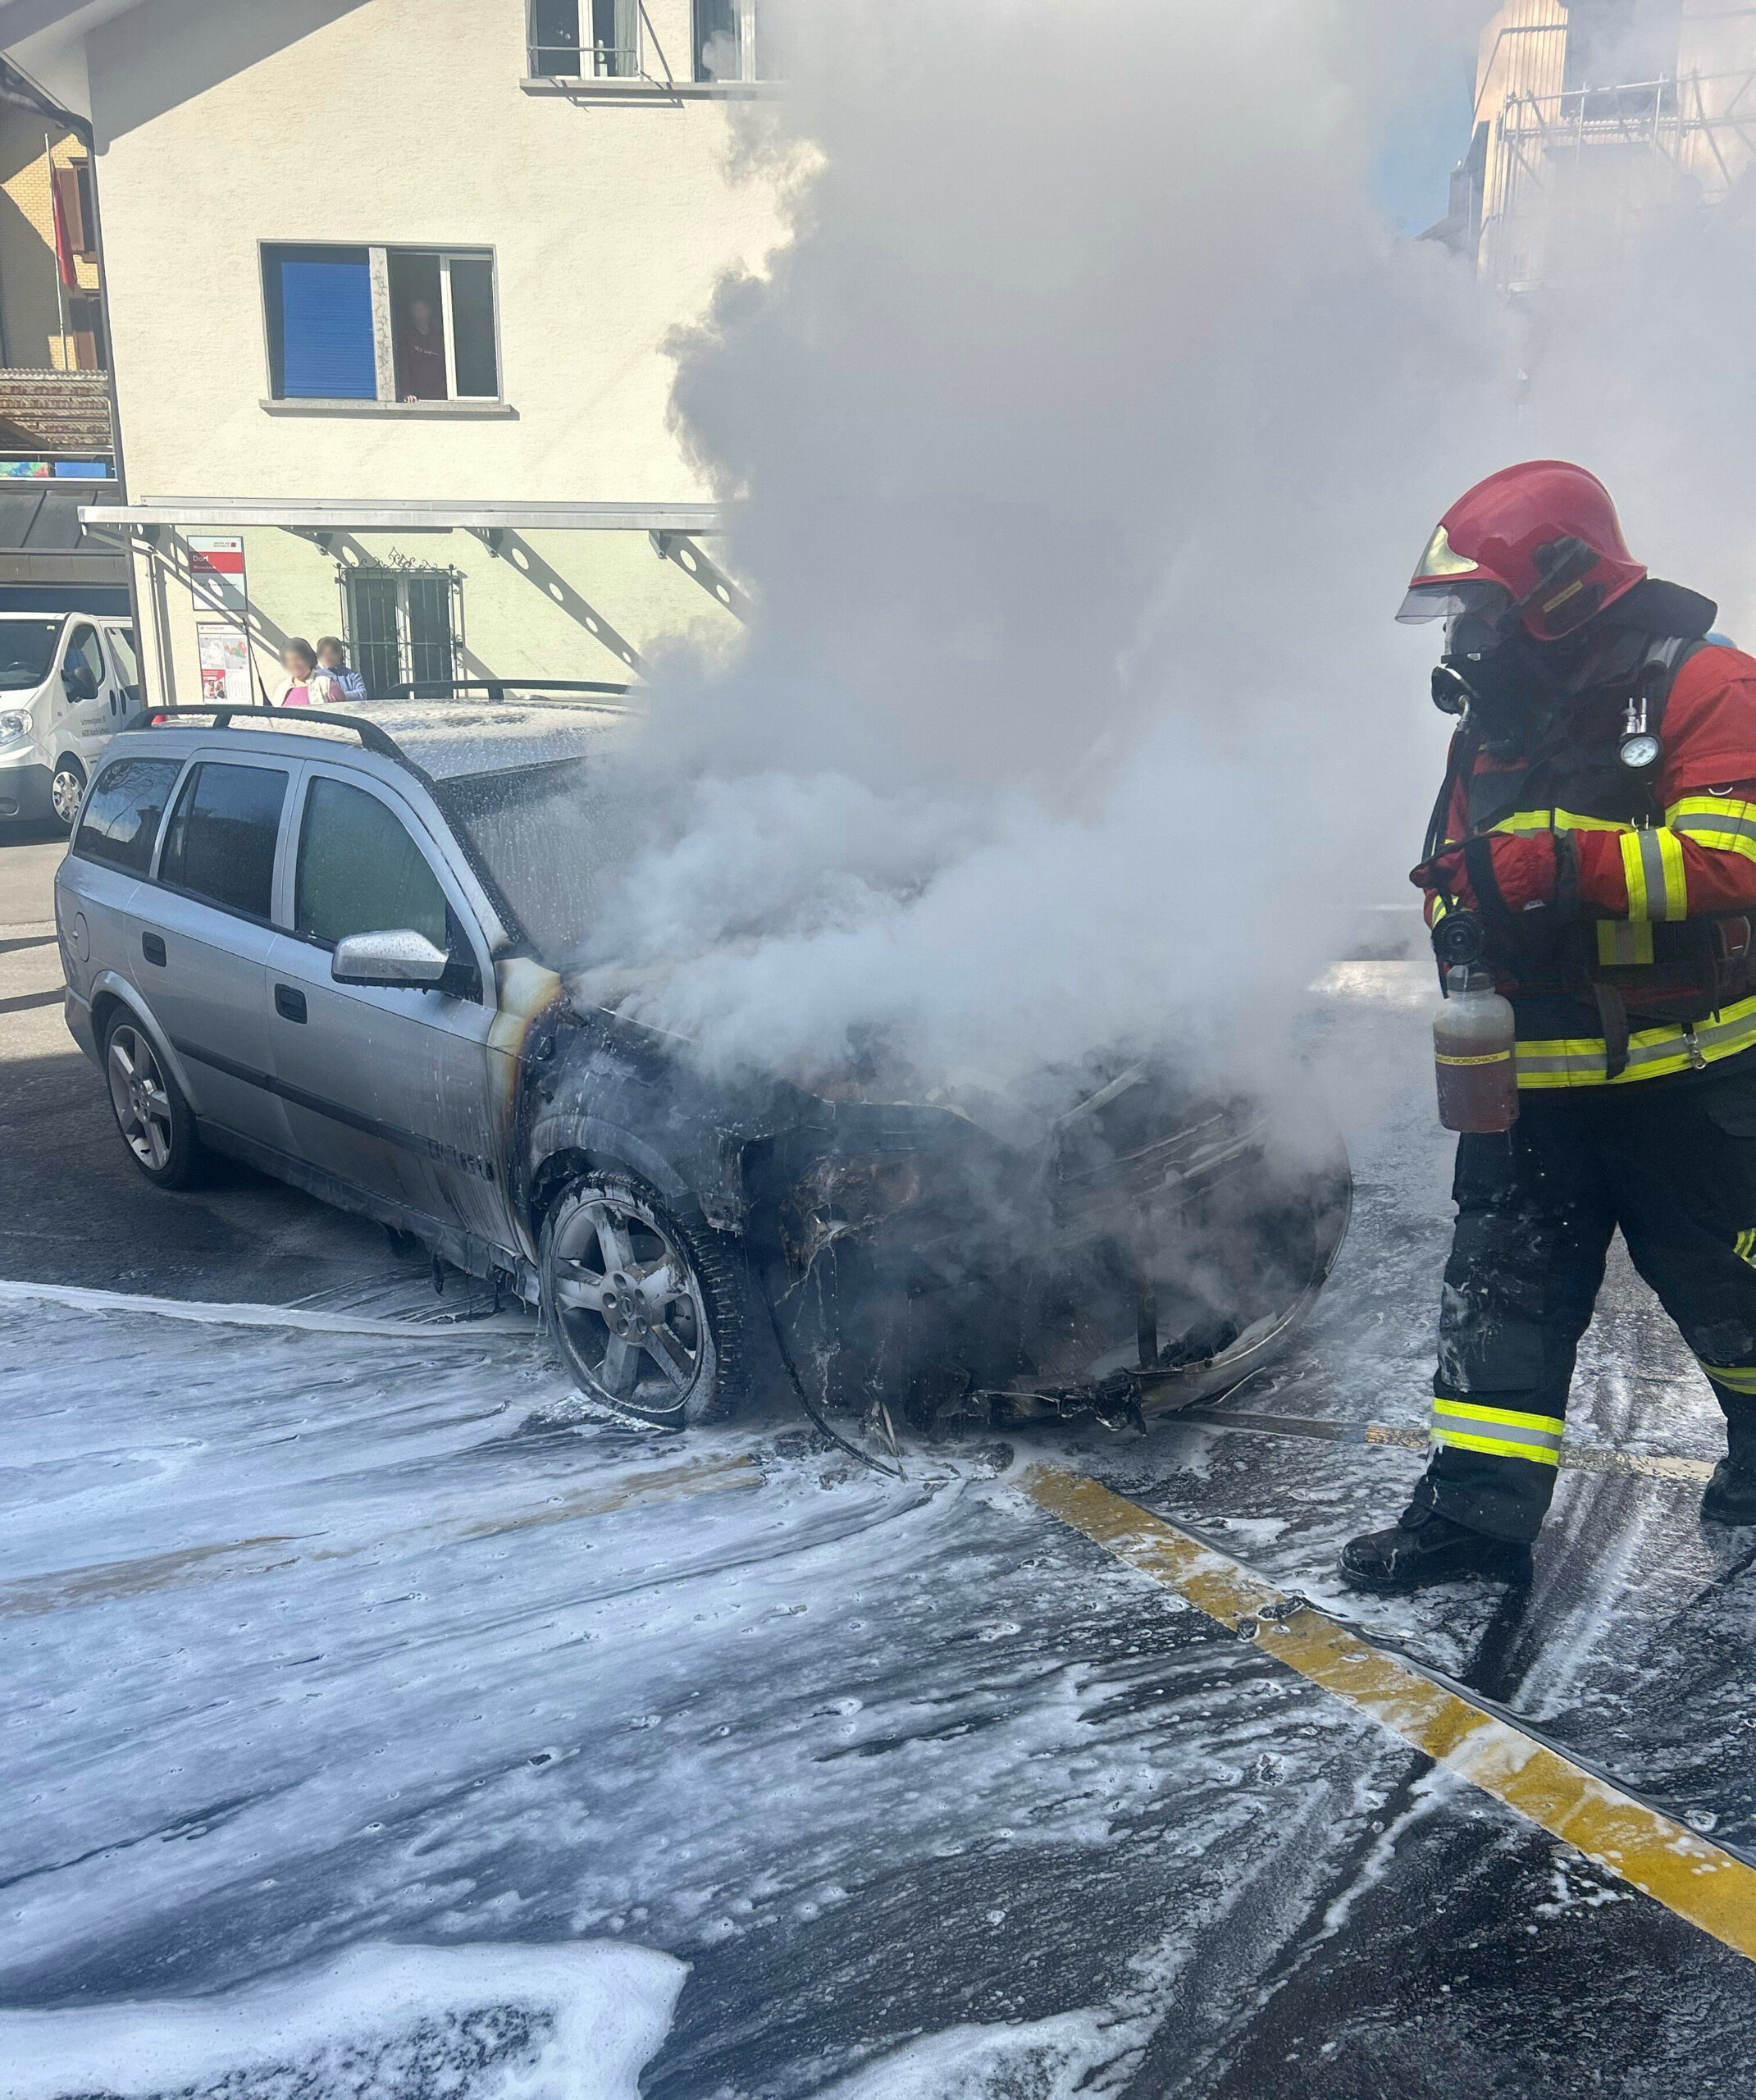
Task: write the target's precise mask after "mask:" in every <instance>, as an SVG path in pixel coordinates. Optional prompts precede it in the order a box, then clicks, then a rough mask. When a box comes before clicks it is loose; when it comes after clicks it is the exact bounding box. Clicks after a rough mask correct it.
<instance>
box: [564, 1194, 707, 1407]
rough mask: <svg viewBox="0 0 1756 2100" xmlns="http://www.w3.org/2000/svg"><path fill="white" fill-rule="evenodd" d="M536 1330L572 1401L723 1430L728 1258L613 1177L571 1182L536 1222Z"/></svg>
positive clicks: (702, 1230)
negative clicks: (540, 1329) (556, 1357)
mask: <svg viewBox="0 0 1756 2100" xmlns="http://www.w3.org/2000/svg"><path fill="white" fill-rule="evenodd" d="M539 1253H540V1280H541V1287H542V1306H543V1322H544V1325H545V1326H546V1327H547V1329H548V1331H549V1333H550V1337H551V1339H552V1340H553V1341H554V1346H555V1348H556V1349H557V1350H558V1351H559V1354H560V1357H561V1360H562V1362H563V1363H564V1364H565V1365H566V1367H567V1369H568V1374H569V1375H570V1376H571V1377H572V1380H573V1382H574V1383H575V1385H577V1386H578V1387H579V1389H580V1390H581V1391H582V1393H584V1394H585V1395H586V1396H587V1397H588V1398H589V1399H593V1400H595V1401H596V1402H598V1403H599V1404H600V1405H601V1406H603V1407H604V1408H608V1409H609V1410H610V1411H612V1412H613V1413H616V1414H618V1415H621V1416H623V1417H625V1418H627V1419H628V1420H630V1421H634V1422H646V1423H650V1424H651V1425H652V1426H653V1427H657V1428H661V1429H685V1428H688V1427H691V1426H693V1425H694V1424H695V1423H696V1422H711V1421H716V1420H719V1419H723V1418H724V1417H725V1416H727V1415H728V1414H729V1413H732V1409H733V1408H735V1407H736V1405H737V1401H738V1400H739V1399H740V1398H741V1396H742V1394H743V1392H744V1390H745V1386H746V1377H747V1367H748V1356H749V1351H748V1347H747V1342H746V1327H747V1322H746V1292H745V1289H744V1285H743V1281H742V1264H741V1262H740V1261H739V1260H738V1259H737V1251H736V1249H734V1248H733V1247H732V1245H731V1244H728V1243H727V1241H726V1240H725V1239H724V1238H723V1236H722V1235H719V1234H717V1233H714V1232H713V1231H711V1230H709V1229H708V1228H707V1227H706V1226H702V1225H700V1224H694V1225H687V1226H686V1225H684V1224H683V1223H682V1221H681V1220H679V1219H678V1218H677V1217H675V1216H674V1215H673V1213H672V1212H669V1211H668V1210H666V1209H665V1208H664V1207H663V1206H662V1205H661V1204H660V1203H659V1201H658V1199H657V1198H656V1197H655V1195H654V1194H653V1193H652V1191H651V1190H650V1189H647V1188H645V1186H643V1185H641V1183H639V1182H637V1181H635V1180H632V1179H630V1178H628V1177H627V1176H620V1175H600V1174H587V1175H582V1176H580V1177H579V1178H578V1179H577V1180H574V1181H571V1182H569V1183H568V1185H567V1187H566V1188H565V1189H563V1191H562V1192H561V1194H560V1195H559V1198H557V1199H556V1200H555V1202H554V1203H552V1204H551V1205H550V1208H549V1212H548V1214H547V1216H546V1217H545V1219H544V1221H543V1230H542V1238H541V1242H540V1249H539Z"/></svg>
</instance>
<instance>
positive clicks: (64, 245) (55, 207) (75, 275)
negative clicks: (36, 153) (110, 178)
mask: <svg viewBox="0 0 1756 2100" xmlns="http://www.w3.org/2000/svg"><path fill="white" fill-rule="evenodd" d="M63 174H66V175H67V176H68V178H69V180H72V179H73V178H72V176H71V171H70V170H63V169H61V168H57V167H51V168H50V170H49V184H48V191H49V204H50V208H51V209H52V211H53V212H54V215H55V260H56V262H57V264H58V265H59V266H60V269H61V281H62V284H64V285H66V288H67V290H69V291H70V292H76V291H77V290H79V288H80V273H79V271H78V269H77V268H76V267H75V263H74V260H73V239H72V236H71V234H70V233H69V232H68V231H67V214H66V211H65V210H64V209H63V208H62V201H61V185H62V176H63Z"/></svg>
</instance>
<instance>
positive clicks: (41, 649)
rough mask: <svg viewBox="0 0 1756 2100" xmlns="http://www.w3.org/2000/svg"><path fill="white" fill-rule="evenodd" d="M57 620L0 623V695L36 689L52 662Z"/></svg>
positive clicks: (59, 628) (3, 621)
mask: <svg viewBox="0 0 1756 2100" xmlns="http://www.w3.org/2000/svg"><path fill="white" fill-rule="evenodd" d="M61 625H62V623H61V622H60V621H59V620H0V692H22V691H23V690H24V688H25V687H26V686H39V685H41V684H42V683H43V680H44V678H47V677H48V667H49V665H50V664H52V662H53V661H54V657H55V644H56V643H57V641H59V640H60V638H61Z"/></svg>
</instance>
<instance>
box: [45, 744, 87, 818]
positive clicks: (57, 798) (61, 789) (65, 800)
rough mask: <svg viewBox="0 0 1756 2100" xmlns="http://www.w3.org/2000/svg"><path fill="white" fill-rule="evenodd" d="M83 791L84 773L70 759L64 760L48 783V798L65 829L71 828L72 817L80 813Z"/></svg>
mask: <svg viewBox="0 0 1756 2100" xmlns="http://www.w3.org/2000/svg"><path fill="white" fill-rule="evenodd" d="M84 792H85V775H84V774H83V773H82V772H80V769H79V768H78V766H76V765H74V764H73V762H72V761H71V760H63V761H62V764H61V765H57V767H56V769H55V772H54V777H53V778H52V779H51V780H50V782H49V784H48V798H49V803H50V806H51V807H52V809H53V810H54V812H55V816H56V820H57V823H59V824H63V825H64V826H65V827H66V829H67V830H69V831H71V830H72V829H73V819H75V817H76V816H77V815H79V813H80V796H81V795H83V794H84Z"/></svg>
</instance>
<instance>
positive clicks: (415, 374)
mask: <svg viewBox="0 0 1756 2100" xmlns="http://www.w3.org/2000/svg"><path fill="white" fill-rule="evenodd" d="M434 322H435V315H434V313H433V308H432V303H431V300H428V299H410V301H409V302H408V315H407V318H406V319H405V321H404V324H403V326H402V328H401V329H400V330H399V331H398V335H397V342H396V362H397V366H398V368H399V370H400V372H401V373H402V380H403V399H404V400H405V401H443V400H445V399H448V398H449V391H450V390H449V386H447V384H446V372H445V331H443V330H442V329H440V328H438V327H436V326H435V325H434Z"/></svg>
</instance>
